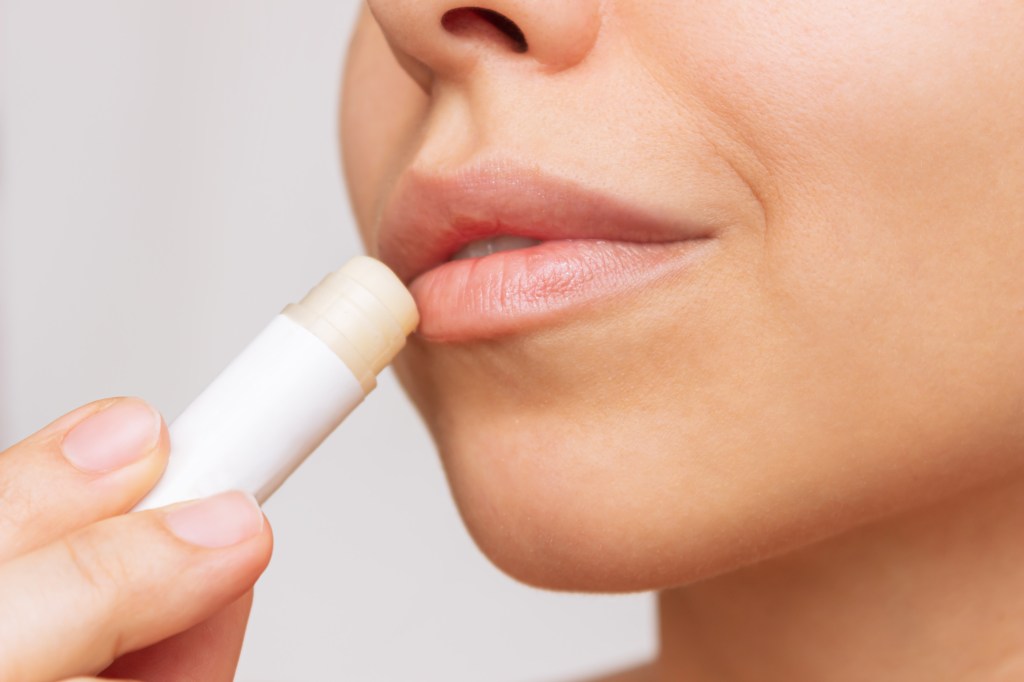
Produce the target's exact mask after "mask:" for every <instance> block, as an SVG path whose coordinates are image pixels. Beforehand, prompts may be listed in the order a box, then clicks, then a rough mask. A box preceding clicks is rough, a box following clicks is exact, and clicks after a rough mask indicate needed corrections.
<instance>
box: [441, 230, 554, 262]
mask: <svg viewBox="0 0 1024 682" xmlns="http://www.w3.org/2000/svg"><path fill="white" fill-rule="evenodd" d="M536 244H540V240H538V239H527V238H526V237H513V236H510V235H505V234H503V235H499V236H497V237H491V238H490V239H478V240H477V241H475V242H470V243H469V244H466V246H464V247H463V248H462V250H461V251H459V252H458V253H456V254H455V255H454V256H452V260H462V259H463V258H483V257H484V256H489V255H491V254H492V253H498V252H499V251H513V250H515V249H525V248H529V247H531V246H535V245H536Z"/></svg>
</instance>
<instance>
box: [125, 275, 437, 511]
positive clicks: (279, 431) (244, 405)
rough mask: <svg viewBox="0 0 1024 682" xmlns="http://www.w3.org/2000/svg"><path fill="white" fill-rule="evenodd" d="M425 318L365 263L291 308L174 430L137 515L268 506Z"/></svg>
mask: <svg viewBox="0 0 1024 682" xmlns="http://www.w3.org/2000/svg"><path fill="white" fill-rule="evenodd" d="M417 323H418V315H417V313H416V306H415V304H414V303H413V300H412V296H411V295H410V294H409V292H408V291H407V290H406V289H405V287H404V286H403V285H402V283H401V281H400V280H399V279H398V278H397V277H396V276H395V275H394V274H393V273H392V272H391V271H390V270H389V269H388V268H387V267H386V266H385V265H383V264H382V263H379V262H378V261H375V260H373V259H371V258H366V257H358V258H355V259H353V260H351V261H349V263H347V264H346V265H345V266H344V267H343V268H341V269H340V270H338V271H337V272H335V273H332V274H330V275H328V276H327V277H326V278H325V279H324V280H323V281H322V282H321V283H320V284H318V285H317V286H316V287H314V288H313V289H312V290H311V291H310V293H309V294H308V295H307V296H306V297H305V298H303V299H302V301H301V302H299V303H297V304H293V305H289V306H288V307H286V308H285V310H284V312H282V313H281V314H280V315H278V316H277V317H275V318H274V319H273V320H271V322H270V324H269V325H267V327H266V328H264V329H263V331H262V332H260V333H259V334H258V335H257V336H256V338H255V339H253V341H252V342H251V343H250V344H249V345H248V346H247V347H246V348H245V349H244V350H243V351H242V352H241V354H239V355H238V356H237V357H236V358H235V359H234V360H233V361H232V362H231V363H230V364H229V365H228V366H227V368H226V369H224V371H223V372H221V374H220V375H219V376H218V377H217V378H216V379H215V380H214V381H213V383H211V384H210V385H209V387H207V388H206V390H205V391H203V392H202V393H201V394H200V395H199V397H197V398H196V399H195V400H194V401H193V402H192V403H191V404H190V405H189V406H188V407H187V408H186V409H185V411H184V412H182V413H181V415H180V416H179V417H178V418H177V419H176V420H174V422H173V423H172V424H171V425H170V427H169V431H170V436H171V454H170V459H169V460H168V464H167V470H166V471H165V472H164V475H163V477H162V478H161V479H160V481H159V482H158V483H157V485H156V487H154V488H153V490H151V491H150V493H149V494H148V495H146V497H145V498H143V499H142V501H141V502H139V504H138V505H136V507H135V509H134V511H139V510H143V509H153V508H156V507H162V506H165V505H168V504H173V503H175V502H182V501H185V500H190V499H195V498H199V497H206V496H208V495H213V494H215V493H219V492H223V491H225V490H244V491H246V492H249V493H252V494H253V495H254V496H255V497H256V499H257V500H259V502H260V503H261V504H262V503H263V502H264V501H265V500H266V499H267V498H268V497H269V496H270V495H271V493H273V492H274V491H275V490H277V488H278V487H280V485H281V484H282V483H283V482H284V480H285V479H286V478H288V476H289V475H290V474H291V473H292V472H293V471H294V470H295V469H296V468H297V467H298V466H299V465H300V464H301V463H302V462H303V460H305V459H306V457H307V456H308V455H309V454H310V453H311V452H313V450H315V449H316V448H317V446H319V445H320V443H321V442H323V440H324V439H325V438H326V437H327V436H328V435H330V433H331V432H332V431H333V430H334V429H335V428H336V427H337V426H338V425H339V424H340V423H341V422H342V420H344V419H345V417H346V416H348V414H349V413H350V412H351V411H352V410H353V409H355V408H356V406H358V405H359V403H360V402H362V400H363V398H364V397H365V396H366V394H367V393H369V392H370V391H371V390H373V388H374V387H375V386H376V383H377V382H376V377H377V374H378V373H379V372H380V371H381V370H382V369H383V368H384V367H385V366H387V364H388V363H390V362H391V360H392V359H393V358H394V356H395V355H396V354H397V353H398V351H399V350H401V348H402V346H404V345H405V339H406V337H407V336H408V335H409V334H410V333H411V332H412V330H413V329H415V328H416V324H417Z"/></svg>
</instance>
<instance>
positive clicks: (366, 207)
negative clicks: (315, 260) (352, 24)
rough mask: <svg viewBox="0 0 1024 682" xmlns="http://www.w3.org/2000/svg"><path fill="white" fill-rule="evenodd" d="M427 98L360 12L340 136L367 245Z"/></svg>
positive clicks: (370, 245)
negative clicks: (381, 205) (380, 206)
mask: <svg viewBox="0 0 1024 682" xmlns="http://www.w3.org/2000/svg"><path fill="white" fill-rule="evenodd" d="M428 105H429V100H428V98H427V96H426V95H425V94H424V93H423V91H422V90H420V89H419V87H418V86H417V85H416V83H415V82H414V81H413V80H412V79H411V78H410V77H409V75H408V74H406V72H405V71H403V70H402V68H401V67H400V66H399V65H398V62H397V61H396V60H395V58H394V55H393V54H392V53H391V49H390V48H389V47H388V44H387V42H386V41H385V39H384V36H383V34H382V33H381V30H380V27H379V26H378V25H377V23H376V22H375V21H373V19H372V17H371V16H370V15H369V13H368V12H366V11H364V12H363V15H362V16H361V17H360V20H359V23H358V24H357V26H356V30H355V33H354V34H353V37H352V42H351V44H350V46H349V52H348V56H347V58H346V62H345V74H344V83H343V87H342V94H341V112H340V121H339V122H340V133H341V134H340V139H341V152H342V162H343V166H344V171H345V181H346V184H347V186H348V191H349V197H350V199H351V202H352V208H353V211H354V213H355V216H356V221H357V224H358V225H359V228H360V230H361V232H362V236H363V241H364V242H365V243H366V245H367V248H368V249H370V250H371V252H372V251H373V249H375V248H376V242H377V240H376V239H375V237H374V235H373V233H372V230H373V229H375V224H376V216H377V214H378V212H379V205H380V203H381V202H382V201H383V200H384V199H385V198H386V197H387V188H388V187H389V186H390V184H391V183H392V181H393V178H394V176H395V174H396V173H397V172H399V171H400V170H401V168H400V166H401V162H402V159H403V158H404V156H405V155H406V153H407V150H408V149H409V148H410V146H411V145H412V138H413V137H414V136H415V133H416V130H417V128H418V126H419V124H420V121H422V120H423V118H424V116H425V115H426V110H427V106H428Z"/></svg>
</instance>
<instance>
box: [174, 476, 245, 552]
mask: <svg viewBox="0 0 1024 682" xmlns="http://www.w3.org/2000/svg"><path fill="white" fill-rule="evenodd" d="M164 523H165V524H167V527H168V528H169V529H170V531H171V532H172V533H174V534H175V535H177V536H178V537H179V538H181V539H182V540H184V541H185V542H188V543H191V544H193V545H199V546H200V547H211V548H215V547H229V546H231V545H237V544H238V543H239V542H242V541H243V540H248V539H249V538H251V537H254V536H255V535H258V534H259V532H260V531H261V530H263V512H262V511H260V505H259V503H258V502H256V498H255V497H253V496H252V495H250V494H249V493H245V492H242V491H240V490H232V491H230V492H226V493H220V494H218V495H214V496H213V497H207V498H206V499H203V500H197V501H195V502H188V503H186V504H183V505H181V506H180V507H175V508H174V509H171V510H170V511H168V512H167V513H166V514H165V515H164Z"/></svg>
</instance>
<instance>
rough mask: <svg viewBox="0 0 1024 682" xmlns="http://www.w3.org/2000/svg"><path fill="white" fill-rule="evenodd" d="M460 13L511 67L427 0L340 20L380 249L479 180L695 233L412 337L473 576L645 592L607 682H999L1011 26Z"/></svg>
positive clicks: (850, 17)
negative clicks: (395, 208) (639, 664)
mask: <svg viewBox="0 0 1024 682" xmlns="http://www.w3.org/2000/svg"><path fill="white" fill-rule="evenodd" d="M474 7H476V6H474ZM480 7H483V8H485V9H487V10H490V11H492V12H497V13H499V14H500V15H501V16H502V17H504V18H505V19H507V20H508V21H509V22H512V23H513V24H514V25H515V26H516V27H517V28H518V29H519V31H520V32H521V34H522V37H523V40H524V41H525V49H519V48H520V47H521V46H520V45H518V43H516V41H515V40H514V39H513V38H514V36H513V37H510V33H509V32H508V30H507V25H506V29H505V30H503V29H502V26H503V25H502V24H495V23H494V22H493V21H490V20H488V19H487V15H482V14H479V13H473V12H461V13H460V10H463V9H466V8H464V7H462V6H460V5H459V4H458V3H455V2H452V1H450V0H371V1H370V3H369V10H370V11H368V12H364V16H363V18H362V20H361V22H360V26H359V28H358V30H357V32H356V34H355V36H354V37H353V42H352V47H351V50H350V55H349V60H348V62H347V71H346V79H345V87H344V93H343V97H342V103H343V106H342V121H341V126H342V144H343V153H344V162H345V169H346V176H347V180H348V185H349V190H350V193H351V197H352V203H353V207H354V210H355V213H356V217H357V220H358V223H359V225H360V229H361V232H362V236H363V239H364V241H365V242H366V245H367V248H368V250H369V252H370V253H371V254H377V255H380V243H381V240H382V239H384V240H385V241H386V240H387V239H388V238H389V235H388V234H386V233H382V230H387V229H389V228H388V227H387V224H386V221H384V222H382V220H381V216H382V215H385V214H386V213H387V212H388V207H389V205H390V202H392V201H393V200H394V197H395V196H396V195H400V194H401V193H402V192H403V191H404V190H403V188H404V187H405V186H406V185H407V183H408V182H409V178H410V177H433V178H438V177H439V178H448V179H451V178H455V179H458V178H464V177H466V176H467V174H471V173H475V172H477V171H479V169H481V168H484V169H488V173H489V175H488V176H487V177H489V178H497V180H496V182H497V183H506V184H514V183H516V182H519V181H520V179H521V177H520V176H521V174H522V172H523V171H522V170H521V169H522V168H527V169H529V172H534V171H536V172H538V173H544V174H545V175H548V176H554V177H557V178H559V179H561V180H563V181H565V182H569V183H573V184H575V185H578V186H580V187H585V188H588V189H589V190H594V191H599V192H602V193H606V194H612V195H614V196H615V197H617V198H622V199H625V200H628V201H629V202H632V203H635V204H636V205H637V206H640V207H642V208H643V209H644V210H645V211H648V212H651V213H654V214H657V215H659V216H666V223H667V224H670V225H684V224H694V223H696V224H700V225H702V226H705V227H706V228H707V229H708V231H709V233H710V237H709V239H708V240H707V242H706V244H705V248H704V250H703V252H702V256H701V257H700V258H699V259H697V260H695V261H694V262H693V263H692V264H690V265H687V266H686V267H679V268H678V269H674V270H670V271H668V272H667V274H666V275H665V276H663V277H660V278H658V279H656V280H655V281H654V282H651V283H647V284H645V285H644V286H643V287H635V288H632V289H630V288H627V289H626V290H623V291H618V292H617V293H616V294H615V295H613V296H608V297H606V298H602V299H601V300H599V301H594V302H590V303H587V304H581V305H577V306H574V307H569V308H566V309H565V310H564V311H562V312H559V314H558V315H555V316H552V317H549V318H545V319H544V320H543V321H542V322H537V323H534V322H529V323H526V322H524V323H523V324H521V325H519V326H518V327H515V325H512V326H513V327H515V328H513V329H511V330H510V329H509V328H508V327H503V328H502V331H501V333H500V334H494V335H490V336H488V335H481V336H480V337H479V338H471V339H466V338H462V339H459V340H457V341H451V340H447V339H444V338H427V337H425V336H423V335H421V336H419V337H414V338H413V339H412V341H411V343H410V346H409V347H408V348H407V350H406V351H405V352H404V353H403V356H402V358H401V359H400V361H399V363H398V365H397V369H398V371H399V375H400V377H401V378H402V381H403V384H404V385H405V387H406V389H407V390H408V392H409V394H410V396H411V397H412V399H413V400H414V402H415V403H416V405H417V407H418V408H419V410H420V412H421V414H422V415H423V417H424V419H425V421H426V423H427V425H428V426H429V428H430V430H431V433H432V435H433V437H434V439H435V441H436V443H437V445H438V449H439V451H440V454H441V457H442V460H443V462H444V465H445V470H446V472H447V476H448V479H449V482H450V485H451V488H452V493H453V495H454V497H455V500H456V503H457V504H458V506H459V509H460V512H461V514H462V517H463V519H464V520H465V523H466V526H467V528H468V529H469V531H470V533H471V534H472V535H473V537H474V539H475V540H476V542H477V544H478V545H479V546H480V548H481V549H482V551H483V552H484V553H486V554H487V555H488V557H490V559H491V560H492V561H494V563H495V564H496V565H497V566H499V567H500V568H501V569H502V570H504V571H506V572H507V573H509V574H510V575H512V576H513V577H515V578H517V579H519V580H523V581H525V582H527V583H531V584H535V585H539V586H544V587H550V588H555V589H570V590H604V591H624V590H641V589H644V590H648V589H657V590H663V592H662V595H661V597H660V618H661V632H662V652H661V655H660V657H659V659H658V660H657V661H656V662H655V663H653V664H652V665H651V666H649V667H647V668H645V669H643V670H637V671H631V672H629V673H625V674H624V675H626V677H621V678H615V679H648V680H680V679H685V680H687V681H688V682H689V681H692V682H712V681H714V682H719V681H722V680H729V681H733V680H735V681H737V682H739V681H743V682H746V681H748V680H749V681H754V680H757V681H758V682H774V681H776V680H778V681H780V682H781V681H786V682H802V681H807V682H812V681H817V680H829V681H830V682H834V681H838V682H845V681H846V680H850V681H853V680H866V679H872V680H885V679H892V680H901V681H914V682H916V681H917V680H921V681H922V682H923V681H925V680H929V681H932V682H935V681H942V680H979V681H990V680H1010V679H1019V678H1021V677H1022V676H1024V661H1022V660H1021V658H1020V657H1021V652H1022V649H1024V647H1022V645H1021V642H1022V641H1024V639H1022V635H1024V632H1022V629H1024V597H1022V596H1021V595H1022V594H1024V590H1021V586H1022V584H1024V568H1022V567H1024V561H1022V559H1024V556H1021V554H1022V553H1024V552H1022V550H1021V549H1020V547H1021V545H1022V543H1021V542H1020V536H1021V528H1022V527H1024V477H1022V473H1021V461H1022V457H1021V456H1022V454H1024V276H1022V275H1021V266H1020V263H1021V262H1024V201H1022V200H1021V197H1022V196H1024V144H1022V143H1021V141H1022V140H1024V117H1022V116H1020V113H1019V112H1020V111H1022V110H1024V87H1021V85H1022V79H1024V44H1022V43H1021V41H1020V40H1019V39H1017V37H1016V34H1017V32H1018V31H1017V30H1016V27H1019V26H1022V25H1024V4H1021V3H1017V2H1009V1H992V2H980V3H960V2H955V1H954V0H941V1H940V2H928V3H925V2H909V3H895V4H893V3H862V4H861V5H856V6H850V5H848V4H847V3H834V2H812V1H811V0H784V1H783V2H777V3H745V2H738V1H736V0H723V1H719V0H716V1H714V2H703V3H698V2H690V1H689V0H677V1H673V2H640V1H639V0H604V1H601V0H564V1H562V2H558V3H550V2H541V1H540V0H536V1H532V0H496V1H495V2H490V3H485V4H483V5H480ZM452 11H455V12H456V14H454V15H453V14H448V13H450V12H452ZM446 16H447V17H448V20H447V21H446V20H445V17H446ZM453 16H454V17H455V18H456V19H458V21H453V20H452V17H453ZM509 169H513V170H509ZM514 169H520V170H514ZM517 174H519V175H517ZM445 207H446V208H447V209H449V210H450V211H451V213H452V214H454V215H456V217H461V215H460V211H462V210H463V209H462V208H461V207H460V205H458V204H457V203H453V204H452V205H450V206H448V205H446V206H445ZM470 217H472V216H470ZM624 229H625V228H624ZM682 238H683V235H682V234H681V233H680V239H682ZM423 239H424V240H425V243H429V240H430V239H431V237H430V235H428V234H425V235H424V236H423ZM487 258H492V256H487ZM413 286H414V289H415V286H416V284H415V282H413ZM566 291H567V292H568V293H567V295H571V294H572V293H573V291H574V290H573V289H572V288H567V290H566Z"/></svg>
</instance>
